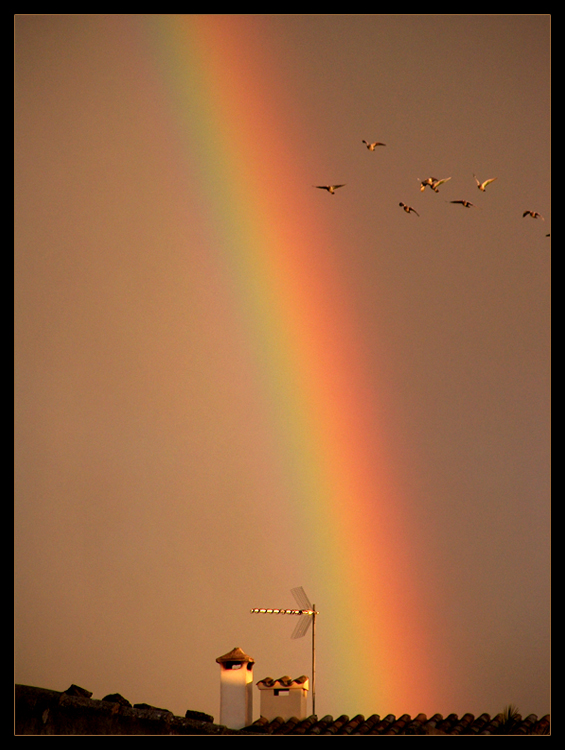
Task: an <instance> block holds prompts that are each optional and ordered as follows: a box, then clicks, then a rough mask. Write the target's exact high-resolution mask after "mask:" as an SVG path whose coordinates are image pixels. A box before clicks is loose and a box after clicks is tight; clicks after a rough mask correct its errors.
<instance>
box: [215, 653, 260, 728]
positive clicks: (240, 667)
mask: <svg viewBox="0 0 565 750" xmlns="http://www.w3.org/2000/svg"><path fill="white" fill-rule="evenodd" d="M216 661H217V662H218V664H219V665H220V724H223V725H224V726H226V727H229V728H230V729H243V727H248V726H249V725H250V724H252V723H253V664H254V663H255V659H252V658H251V656H248V655H247V654H246V653H245V652H244V651H242V650H241V649H240V648H234V649H232V650H231V651H230V652H229V653H227V654H224V655H223V656H218V658H217V659H216Z"/></svg>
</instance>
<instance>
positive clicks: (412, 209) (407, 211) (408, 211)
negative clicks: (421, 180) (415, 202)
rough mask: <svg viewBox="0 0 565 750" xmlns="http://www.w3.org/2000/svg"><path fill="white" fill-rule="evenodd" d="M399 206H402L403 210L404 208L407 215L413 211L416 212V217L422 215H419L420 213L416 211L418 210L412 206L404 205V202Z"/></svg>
mask: <svg viewBox="0 0 565 750" xmlns="http://www.w3.org/2000/svg"><path fill="white" fill-rule="evenodd" d="M398 205H399V206H402V208H403V209H404V210H405V211H406V213H407V214H409V213H410V212H411V211H414V213H415V214H416V216H419V215H420V214H419V213H418V212H417V211H416V209H415V208H412V206H407V205H406V203H402V201H400V203H399V204H398Z"/></svg>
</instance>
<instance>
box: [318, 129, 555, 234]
mask: <svg viewBox="0 0 565 750" xmlns="http://www.w3.org/2000/svg"><path fill="white" fill-rule="evenodd" d="M362 143H364V144H365V145H366V146H367V148H368V149H369V151H374V150H375V149H376V148H377V146H386V143H381V142H380V141H375V142H373V143H370V142H369V141H366V140H363V141H362ZM473 177H474V178H475V182H476V183H477V187H478V189H479V190H480V191H481V192H482V193H484V192H485V190H486V188H487V185H490V183H491V182H494V181H495V180H496V179H498V178H497V177H491V178H490V179H488V180H485V181H484V182H481V181H480V180H479V178H478V177H477V175H473ZM417 179H418V182H419V183H420V190H421V192H424V190H425V189H426V188H427V187H429V188H431V190H433V191H434V193H439V186H440V185H443V184H444V182H448V181H449V180H450V179H451V177H445V178H444V179H443V180H438V179H437V178H436V177H427V178H426V179H425V180H420V178H419V177H418V178H417ZM345 184H346V183H343V184H341V185H313V186H312V187H315V188H319V189H320V190H327V191H328V193H330V194H331V195H334V194H335V191H336V190H337V189H338V188H340V187H345ZM449 203H459V204H460V205H462V206H464V207H465V208H475V204H474V203H471V201H467V200H457V201H449ZM398 205H399V206H400V207H401V208H403V209H404V210H405V211H406V213H407V214H410V213H415V214H416V216H420V214H419V213H418V212H417V211H416V209H415V208H413V207H412V206H409V205H407V204H406V203H403V202H402V201H400V203H399V204H398ZM526 216H531V217H532V219H541V220H542V221H545V219H544V218H543V216H542V215H541V214H540V213H538V212H537V211H524V213H523V214H522V218H524V217H526ZM545 236H546V237H549V236H550V235H549V234H546V235H545Z"/></svg>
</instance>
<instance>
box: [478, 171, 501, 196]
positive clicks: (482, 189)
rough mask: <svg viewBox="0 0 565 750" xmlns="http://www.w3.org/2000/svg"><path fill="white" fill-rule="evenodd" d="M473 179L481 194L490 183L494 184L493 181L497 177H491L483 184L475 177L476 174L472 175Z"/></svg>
mask: <svg viewBox="0 0 565 750" xmlns="http://www.w3.org/2000/svg"><path fill="white" fill-rule="evenodd" d="M473 177H474V178H475V182H476V183H477V187H478V188H479V190H481V191H482V192H483V193H484V192H485V188H486V186H487V185H490V183H491V182H494V181H495V180H497V179H498V177H491V178H490V180H485V181H484V182H480V180H479V178H478V177H477V175H476V174H474V175H473Z"/></svg>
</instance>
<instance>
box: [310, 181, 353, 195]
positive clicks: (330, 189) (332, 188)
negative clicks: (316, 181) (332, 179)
mask: <svg viewBox="0 0 565 750" xmlns="http://www.w3.org/2000/svg"><path fill="white" fill-rule="evenodd" d="M344 184H345V183H344ZM312 187H315V188H320V190H327V191H328V193H331V194H332V195H333V194H334V193H335V191H336V190H337V189H338V188H340V187H344V185H312Z"/></svg>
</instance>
